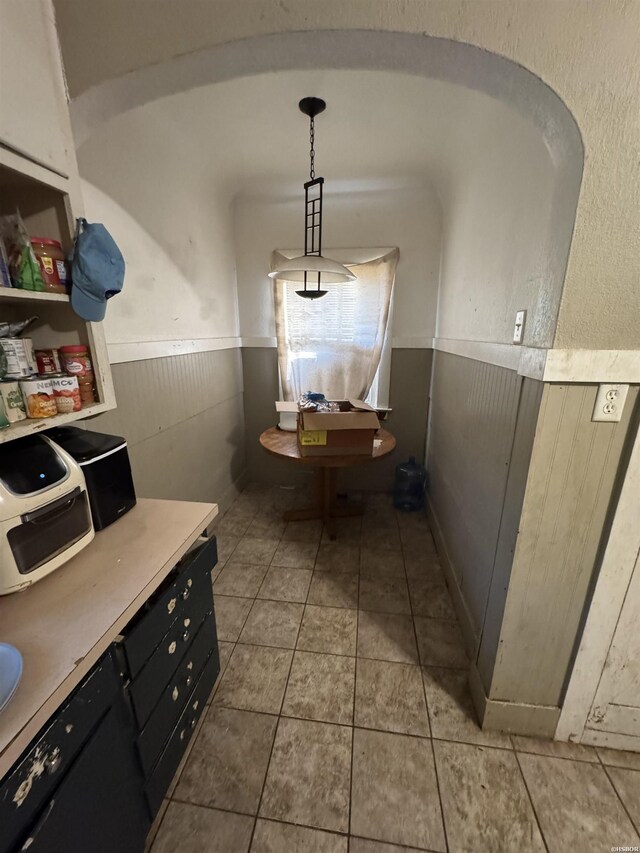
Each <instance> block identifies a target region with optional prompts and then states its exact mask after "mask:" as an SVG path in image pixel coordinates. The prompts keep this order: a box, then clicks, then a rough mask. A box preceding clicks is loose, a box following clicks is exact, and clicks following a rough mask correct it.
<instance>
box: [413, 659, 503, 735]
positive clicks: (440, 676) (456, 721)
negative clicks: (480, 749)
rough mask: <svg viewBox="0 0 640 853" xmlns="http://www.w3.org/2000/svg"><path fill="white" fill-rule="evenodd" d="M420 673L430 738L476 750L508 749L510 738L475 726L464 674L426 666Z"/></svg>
mask: <svg viewBox="0 0 640 853" xmlns="http://www.w3.org/2000/svg"><path fill="white" fill-rule="evenodd" d="M422 672H423V677H424V687H425V692H426V694H427V705H428V707H429V720H430V722H431V736H432V737H434V738H439V739H441V740H455V741H462V742H463V743H473V744H477V745H479V746H495V747H501V748H503V749H509V748H510V747H511V741H510V740H509V735H506V734H503V733H502V732H490V731H483V730H482V729H481V728H480V726H479V725H478V721H477V718H476V713H475V710H474V707H473V702H472V700H471V693H470V691H469V684H468V677H467V672H466V670H463V669H438V668H437V667H431V666H429V667H424V668H423V670H422Z"/></svg>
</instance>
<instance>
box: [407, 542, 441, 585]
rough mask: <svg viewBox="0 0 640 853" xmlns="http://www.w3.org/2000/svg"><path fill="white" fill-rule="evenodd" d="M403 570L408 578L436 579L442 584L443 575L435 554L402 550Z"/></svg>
mask: <svg viewBox="0 0 640 853" xmlns="http://www.w3.org/2000/svg"><path fill="white" fill-rule="evenodd" d="M402 553H403V555H404V568H405V571H406V573H407V577H408V578H415V577H418V578H423V577H437V578H439V579H440V580H442V581H443V582H444V573H443V571H442V566H441V565H440V560H439V559H438V557H437V555H436V554H430V553H425V552H424V551H416V550H414V549H412V548H403V549H402Z"/></svg>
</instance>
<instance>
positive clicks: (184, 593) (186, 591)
mask: <svg viewBox="0 0 640 853" xmlns="http://www.w3.org/2000/svg"><path fill="white" fill-rule="evenodd" d="M180 598H182V600H183V601H186V600H187V598H189V589H188V587H186V586H185V588H184V589H183V590H182V595H181V596H180Z"/></svg>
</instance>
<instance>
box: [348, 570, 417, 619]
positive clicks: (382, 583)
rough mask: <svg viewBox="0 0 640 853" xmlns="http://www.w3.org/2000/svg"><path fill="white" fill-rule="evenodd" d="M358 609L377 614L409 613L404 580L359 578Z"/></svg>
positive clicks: (409, 608)
mask: <svg viewBox="0 0 640 853" xmlns="http://www.w3.org/2000/svg"><path fill="white" fill-rule="evenodd" d="M360 608H361V610H370V611H375V612H377V613H411V607H410V606H409V592H408V589H407V582H406V580H405V579H404V578H392V577H374V578H370V577H364V576H362V577H361V578H360Z"/></svg>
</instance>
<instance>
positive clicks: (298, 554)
mask: <svg viewBox="0 0 640 853" xmlns="http://www.w3.org/2000/svg"><path fill="white" fill-rule="evenodd" d="M317 553H318V543H317V542H290V541H289V542H287V541H284V540H283V541H282V542H281V543H280V544H279V545H278V547H277V549H276V552H275V554H274V555H273V559H272V561H271V564H272V565H274V566H284V567H285V568H288V569H312V568H313V567H314V565H315V562H316V554H317Z"/></svg>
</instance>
